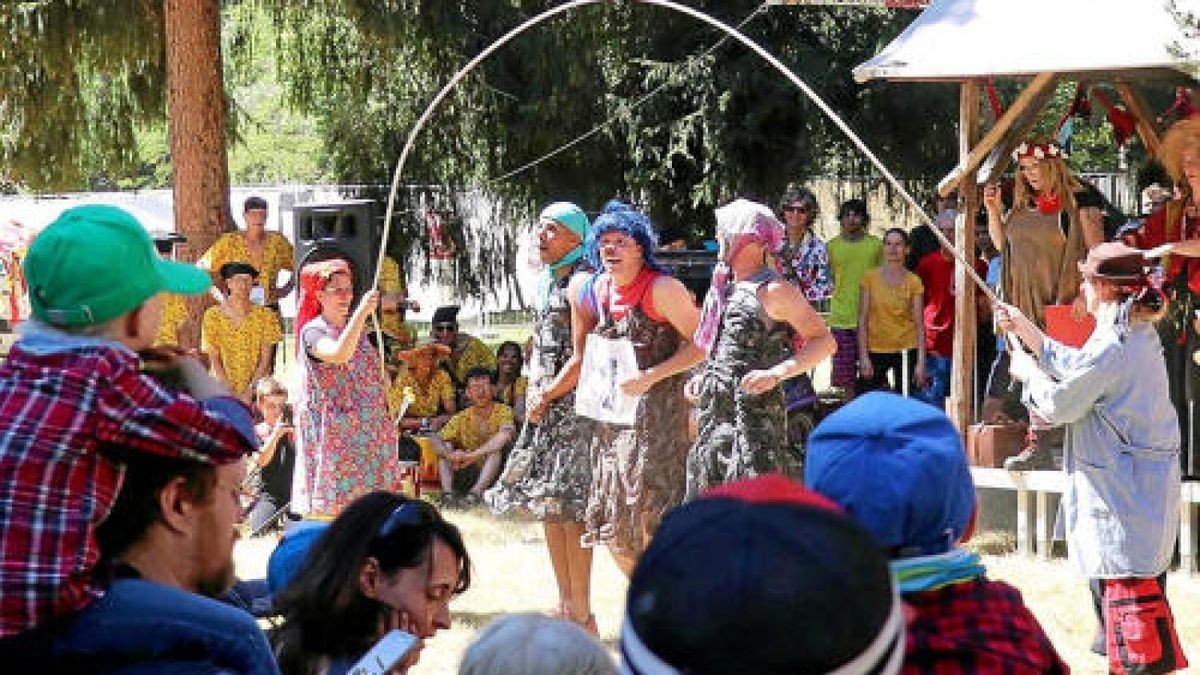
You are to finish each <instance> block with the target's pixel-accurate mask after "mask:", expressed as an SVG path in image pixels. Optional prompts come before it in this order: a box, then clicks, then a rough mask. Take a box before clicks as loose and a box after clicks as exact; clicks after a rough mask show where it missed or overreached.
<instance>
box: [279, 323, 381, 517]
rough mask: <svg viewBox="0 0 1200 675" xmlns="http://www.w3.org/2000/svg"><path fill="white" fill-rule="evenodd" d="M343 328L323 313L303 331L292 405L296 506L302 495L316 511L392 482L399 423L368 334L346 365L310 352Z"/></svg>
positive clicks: (332, 511)
mask: <svg viewBox="0 0 1200 675" xmlns="http://www.w3.org/2000/svg"><path fill="white" fill-rule="evenodd" d="M340 333H341V329H339V328H336V327H334V326H331V325H329V324H328V323H326V322H325V320H324V319H322V318H320V317H318V318H316V319H313V320H312V321H310V322H309V323H308V324H307V325H306V326H305V327H304V329H303V330H302V331H301V337H302V339H303V340H304V345H305V347H304V351H303V352H302V355H301V359H300V360H301V363H303V364H304V373H305V380H304V390H303V392H302V394H301V397H302V398H301V405H300V407H299V409H298V410H297V413H298V419H297V423H298V426H299V430H300V449H299V455H298V457H297V469H296V472H297V478H298V479H299V480H300V481H301V484H300V487H299V489H300V490H302V498H301V499H300V500H299V501H300V503H299V504H297V506H300V507H301V508H303V507H304V506H305V503H304V500H305V499H307V507H308V511H309V513H310V514H312V515H317V516H330V517H333V516H337V514H338V513H340V512H341V510H342V509H343V508H345V507H346V505H348V504H349V503H350V502H352V501H354V500H355V499H357V498H358V497H361V496H362V495H364V494H366V493H367V492H370V491H372V490H383V489H389V488H390V487H391V486H392V484H393V483H394V479H395V476H394V473H395V469H396V442H397V438H396V428H395V426H394V425H393V424H392V420H391V416H390V415H389V414H388V409H387V402H386V401H385V400H384V382H383V374H382V373H381V372H380V369H379V358H378V356H377V354H376V352H375V350H374V348H373V347H372V346H371V343H370V342H368V341H367V336H366V334H365V332H364V334H363V335H361V336H359V340H358V345H357V346H356V347H355V349H354V355H353V356H351V357H350V361H349V362H347V363H345V364H343V365H337V364H332V363H325V362H324V361H321V360H319V359H316V358H314V357H312V356H311V355H309V354H308V348H309V347H311V346H312V345H313V344H316V342H317V340H319V339H320V338H321V337H329V338H331V339H337V336H338V335H339V334H340ZM295 489H297V488H296V487H295V486H294V487H293V490H295ZM293 499H294V500H295V497H293Z"/></svg>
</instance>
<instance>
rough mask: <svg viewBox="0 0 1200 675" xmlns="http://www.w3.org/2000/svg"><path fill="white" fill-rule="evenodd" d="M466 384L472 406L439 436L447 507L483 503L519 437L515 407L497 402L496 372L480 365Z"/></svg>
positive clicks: (443, 492) (443, 488)
mask: <svg viewBox="0 0 1200 675" xmlns="http://www.w3.org/2000/svg"><path fill="white" fill-rule="evenodd" d="M466 381H467V392H466V393H467V400H468V401H469V402H470V406H469V407H468V408H467V409H466V410H463V411H462V412H460V413H457V414H455V415H454V417H451V418H450V421H449V422H447V423H446V426H444V427H442V430H441V432H440V433H439V434H438V436H439V437H440V438H441V440H442V443H441V446H442V447H441V448H440V449H439V450H438V455H439V457H440V461H439V466H438V469H439V472H440V474H441V479H442V495H443V500H444V501H445V502H446V504H447V505H453V504H455V503H458V502H460V501H461V503H462V504H463V505H464V506H474V505H475V504H479V503H481V502H482V501H483V498H482V496H483V491H484V490H486V489H488V488H489V487H491V485H492V482H493V481H495V480H496V476H497V475H499V473H500V466H501V464H502V463H503V460H504V458H503V456H502V454H503V453H502V451H503V450H504V449H505V448H506V447H508V444H509V443H511V442H512V440H513V437H514V436H515V434H516V426H515V425H514V423H513V412H512V408H510V407H508V406H506V405H504V404H503V403H499V402H497V401H496V399H495V395H496V374H495V372H493V371H491V370H489V369H487V368H483V367H478V366H477V367H475V368H472V369H471V370H469V371H468V372H467V378H466ZM466 486H469V487H466ZM464 488H465V492H466V494H465V495H463V496H462V498H461V500H460V499H459V497H458V495H459V494H461V493H462V492H463V491H464Z"/></svg>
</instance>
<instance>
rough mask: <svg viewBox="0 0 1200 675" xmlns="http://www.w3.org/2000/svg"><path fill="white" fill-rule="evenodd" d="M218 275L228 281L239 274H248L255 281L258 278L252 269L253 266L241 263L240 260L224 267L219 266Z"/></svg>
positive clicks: (256, 271) (255, 271) (228, 263)
mask: <svg viewBox="0 0 1200 675" xmlns="http://www.w3.org/2000/svg"><path fill="white" fill-rule="evenodd" d="M220 273H221V278H222V279H230V278H232V277H235V276H237V275H239V274H249V275H250V276H252V277H254V278H255V279H257V278H258V270H256V269H254V265H251V264H250V263H247V262H241V261H240V260H239V261H235V262H227V263H225V264H224V265H221V270H220Z"/></svg>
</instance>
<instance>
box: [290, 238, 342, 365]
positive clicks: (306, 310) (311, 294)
mask: <svg viewBox="0 0 1200 675" xmlns="http://www.w3.org/2000/svg"><path fill="white" fill-rule="evenodd" d="M335 274H351V271H350V263H348V262H346V261H345V260H343V259H341V258H334V259H332V260H322V261H320V262H315V263H309V264H307V265H305V266H304V267H303V268H302V269H301V270H300V297H299V300H298V301H297V303H296V353H297V354H299V353H300V350H301V342H302V341H301V339H300V333H301V331H303V330H304V326H305V324H307V323H308V322H309V321H312V320H313V319H315V318H317V317H318V316H320V315H321V302H320V300H319V298H318V295H319V294H320V292H321V291H323V290H325V286H327V285H328V284H329V280H330V278H332V277H333V275H335Z"/></svg>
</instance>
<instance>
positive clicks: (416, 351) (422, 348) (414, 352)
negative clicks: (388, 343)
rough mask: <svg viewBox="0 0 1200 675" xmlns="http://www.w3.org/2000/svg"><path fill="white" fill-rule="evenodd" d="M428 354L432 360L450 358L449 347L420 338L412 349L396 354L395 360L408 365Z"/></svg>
mask: <svg viewBox="0 0 1200 675" xmlns="http://www.w3.org/2000/svg"><path fill="white" fill-rule="evenodd" d="M429 352H432V353H433V358H435V359H437V358H446V357H447V356H450V347H448V346H447V345H444V344H442V343H440V342H433V341H430V340H429V339H428V338H422V339H421V340H420V341H418V342H417V344H416V345H415V346H413V347H412V348H410V349H405V350H402V351H399V352H396V358H399V359H400V360H402V361H404V362H405V363H408V362H411V361H415V360H416V359H417V358H419V357H421V356H424V355H425V354H427V353H429Z"/></svg>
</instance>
